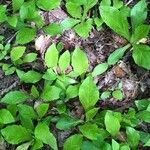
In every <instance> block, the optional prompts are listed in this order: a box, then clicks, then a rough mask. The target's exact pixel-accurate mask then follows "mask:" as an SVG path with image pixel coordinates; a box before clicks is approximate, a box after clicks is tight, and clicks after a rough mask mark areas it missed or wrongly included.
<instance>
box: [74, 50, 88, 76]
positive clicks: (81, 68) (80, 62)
mask: <svg viewBox="0 0 150 150" xmlns="http://www.w3.org/2000/svg"><path fill="white" fill-rule="evenodd" d="M72 66H73V69H74V72H76V73H78V74H79V75H81V74H83V73H85V72H86V71H87V69H88V66H89V64H88V58H87V56H86V54H85V53H84V52H83V51H82V50H81V49H80V48H76V49H75V50H74V52H73V54H72Z"/></svg>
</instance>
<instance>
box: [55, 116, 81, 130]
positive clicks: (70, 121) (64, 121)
mask: <svg viewBox="0 0 150 150" xmlns="http://www.w3.org/2000/svg"><path fill="white" fill-rule="evenodd" d="M81 122H82V121H81V120H79V119H75V118H73V117H70V116H67V115H65V116H62V117H61V118H60V119H59V120H58V122H57V124H56V128H58V129H59V130H68V129H70V128H73V127H75V126H76V125H78V124H79V123H81Z"/></svg>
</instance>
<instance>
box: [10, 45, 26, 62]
mask: <svg viewBox="0 0 150 150" xmlns="http://www.w3.org/2000/svg"><path fill="white" fill-rule="evenodd" d="M25 50H26V47H25V46H18V47H14V48H13V49H12V50H11V52H10V57H11V60H12V61H16V60H18V59H20V58H21V57H22V56H23V54H24V52H25Z"/></svg>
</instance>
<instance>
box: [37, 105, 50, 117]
mask: <svg viewBox="0 0 150 150" xmlns="http://www.w3.org/2000/svg"><path fill="white" fill-rule="evenodd" d="M48 109H49V104H44V103H43V104H39V105H38V106H37V107H36V111H37V113H38V116H39V117H40V118H42V117H43V116H44V115H45V114H46V113H47V111H48Z"/></svg>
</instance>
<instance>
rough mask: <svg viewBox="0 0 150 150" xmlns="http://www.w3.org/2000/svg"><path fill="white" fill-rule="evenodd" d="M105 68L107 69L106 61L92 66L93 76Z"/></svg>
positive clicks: (99, 73)
mask: <svg viewBox="0 0 150 150" xmlns="http://www.w3.org/2000/svg"><path fill="white" fill-rule="evenodd" d="M107 69H108V64H107V63H102V64H99V65H97V66H96V67H95V68H94V70H93V72H92V76H93V77H95V76H98V75H101V74H102V73H104V72H106V70H107Z"/></svg>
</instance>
